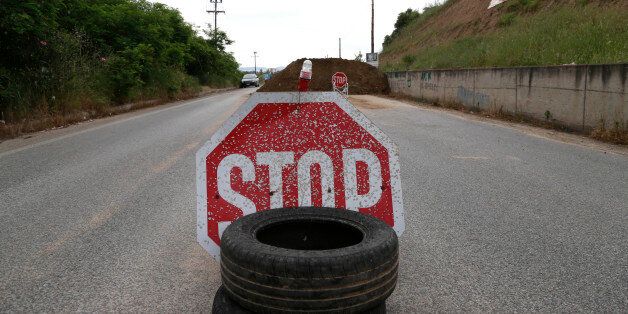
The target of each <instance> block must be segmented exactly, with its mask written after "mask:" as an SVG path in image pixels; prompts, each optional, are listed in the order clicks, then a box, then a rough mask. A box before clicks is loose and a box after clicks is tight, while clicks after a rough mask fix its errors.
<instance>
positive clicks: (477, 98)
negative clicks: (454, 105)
mask: <svg viewBox="0 0 628 314" xmlns="http://www.w3.org/2000/svg"><path fill="white" fill-rule="evenodd" d="M458 101H460V102H461V103H463V104H472V106H473V107H483V106H486V105H488V103H489V102H490V96H488V95H486V94H484V93H479V92H474V91H472V90H468V89H466V88H464V87H463V86H458Z"/></svg>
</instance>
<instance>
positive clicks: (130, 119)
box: [0, 94, 236, 158]
mask: <svg viewBox="0 0 628 314" xmlns="http://www.w3.org/2000/svg"><path fill="white" fill-rule="evenodd" d="M225 95H228V94H220V95H212V96H209V97H206V98H201V99H197V100H193V101H190V102H184V103H182V104H180V105H176V106H172V107H168V108H164V109H158V110H155V111H151V112H147V113H143V114H140V115H137V116H134V117H130V118H126V119H122V120H117V121H113V122H110V123H105V124H103V125H99V126H96V127H93V128H88V129H85V130H81V131H78V132H74V133H70V134H66V135H62V136H59V137H55V138H52V139H49V140H45V141H42V142H38V143H34V144H30V145H26V146H23V147H20V148H16V149H13V150H10V151H6V152H2V153H0V158H3V157H6V156H9V155H12V154H16V153H19V152H22V151H25V150H28V149H32V148H36V147H40V146H44V145H48V144H51V143H54V142H57V141H61V140H64V139H68V138H71V137H74V136H77V135H81V134H85V133H89V132H92V131H96V130H100V129H103V128H106V127H110V126H114V125H118V124H121V123H125V122H129V121H133V120H137V119H140V118H145V117H148V116H152V115H155V114H158V113H162V112H166V111H169V110H173V109H177V108H181V107H185V106H189V105H192V104H196V103H199V102H203V101H207V100H211V99H212V98H216V97H219V96H225ZM232 96H236V95H232ZM131 113H132V112H131Z"/></svg>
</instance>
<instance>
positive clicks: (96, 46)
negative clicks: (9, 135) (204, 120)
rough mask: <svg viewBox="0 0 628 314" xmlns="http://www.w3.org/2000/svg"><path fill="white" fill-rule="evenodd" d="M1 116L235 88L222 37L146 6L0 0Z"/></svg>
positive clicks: (234, 69) (138, 2)
mask: <svg viewBox="0 0 628 314" xmlns="http://www.w3.org/2000/svg"><path fill="white" fill-rule="evenodd" d="M0 42H1V43H2V44H0V112H2V116H4V117H5V118H6V119H7V120H9V121H11V120H17V119H20V118H22V117H27V116H29V115H32V114H33V112H34V111H41V112H59V113H63V112H70V111H76V110H80V109H85V108H90V107H93V106H105V105H112V104H118V103H123V102H128V101H135V100H139V99H146V98H154V97H164V98H165V97H168V98H175V97H177V95H178V94H182V93H190V92H192V91H195V90H199V84H215V85H220V86H226V85H234V83H236V84H237V79H236V77H238V76H239V71H238V64H237V62H236V61H235V59H234V58H233V56H232V55H231V54H229V53H227V52H226V51H225V47H226V46H227V45H229V44H230V43H231V41H230V40H229V38H228V37H227V35H226V34H225V33H222V32H220V33H219V34H218V36H215V37H212V36H210V39H205V38H203V37H202V36H201V35H200V34H197V33H196V32H195V31H194V29H193V28H192V26H191V25H189V24H187V23H186V22H185V21H184V20H183V18H182V17H181V14H180V13H179V12H178V11H176V10H174V9H171V8H169V7H167V6H165V5H163V4H159V3H155V4H153V3H150V2H148V1H146V0H102V1H91V0H47V1H41V0H1V1H0Z"/></svg>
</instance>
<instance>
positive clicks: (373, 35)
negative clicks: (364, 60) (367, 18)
mask: <svg viewBox="0 0 628 314" xmlns="http://www.w3.org/2000/svg"><path fill="white" fill-rule="evenodd" d="M371 53H375V0H371Z"/></svg>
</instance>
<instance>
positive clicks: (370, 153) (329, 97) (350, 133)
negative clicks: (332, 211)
mask: <svg viewBox="0 0 628 314" xmlns="http://www.w3.org/2000/svg"><path fill="white" fill-rule="evenodd" d="M197 189H198V191H197V193H198V241H199V243H200V244H201V245H202V246H203V247H204V248H205V249H206V250H207V251H208V252H209V253H210V254H212V255H213V256H214V257H216V258H218V257H219V256H220V248H219V247H220V236H221V234H222V232H223V231H224V229H225V228H226V227H227V226H228V225H229V224H230V223H231V222H232V221H234V220H236V219H238V218H240V217H242V216H243V215H248V214H252V213H255V212H257V211H262V210H266V209H271V208H282V207H303V206H324V207H334V208H346V209H349V210H356V211H360V212H362V213H364V214H368V215H372V216H375V217H377V218H379V219H381V220H383V221H384V222H386V223H387V224H389V225H390V226H392V227H393V228H394V229H395V231H396V232H397V233H398V234H399V235H400V234H401V233H402V232H403V230H404V220H403V202H402V196H401V180H400V168H399V160H398V155H397V150H396V147H395V145H394V144H393V143H392V141H391V140H390V139H389V138H388V137H387V136H386V135H385V134H384V133H383V132H382V131H380V130H379V129H378V128H377V127H376V126H375V125H374V124H373V123H371V122H370V121H369V120H368V119H367V118H366V117H365V116H364V115H363V114H362V113H360V112H359V111H358V110H357V109H356V108H354V107H353V106H352V105H351V104H350V103H349V102H348V101H347V100H346V99H344V98H343V97H341V96H340V95H339V94H338V93H302V94H301V95H299V94H298V93H256V94H254V95H253V96H252V97H251V98H250V99H249V100H248V101H247V103H245V104H244V105H243V106H242V107H241V108H240V109H238V111H237V112H236V113H235V114H234V115H233V116H232V117H231V118H229V119H228V120H227V121H226V122H225V124H224V125H223V126H222V127H221V128H220V129H219V130H218V131H217V132H216V133H215V134H214V135H213V136H212V138H211V140H210V141H209V142H208V143H207V144H206V145H205V146H204V147H203V148H201V149H200V150H199V152H198V153H197Z"/></svg>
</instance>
